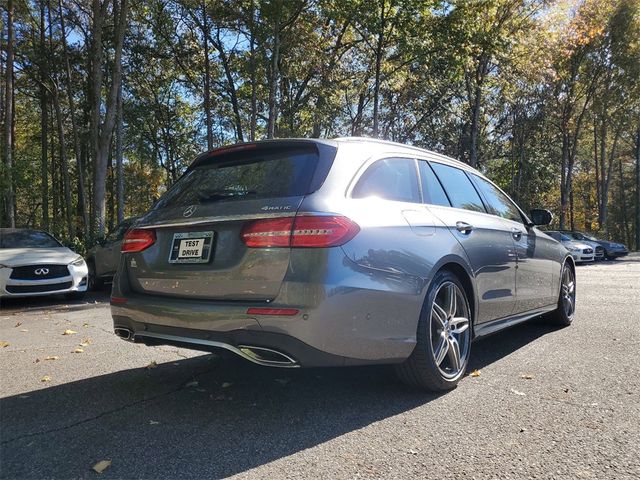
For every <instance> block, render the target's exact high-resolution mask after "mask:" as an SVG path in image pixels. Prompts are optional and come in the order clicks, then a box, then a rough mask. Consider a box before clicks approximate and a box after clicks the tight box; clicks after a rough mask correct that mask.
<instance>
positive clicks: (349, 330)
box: [111, 138, 576, 390]
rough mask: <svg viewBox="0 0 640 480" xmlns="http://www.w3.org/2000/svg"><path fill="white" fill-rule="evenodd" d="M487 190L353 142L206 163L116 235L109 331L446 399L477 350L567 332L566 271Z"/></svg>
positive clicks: (408, 153)
mask: <svg viewBox="0 0 640 480" xmlns="http://www.w3.org/2000/svg"><path fill="white" fill-rule="evenodd" d="M550 221H551V214H550V213H549V212H548V211H546V210H533V211H532V212H531V215H530V216H527V215H525V214H524V213H523V212H522V211H521V210H520V209H519V208H518V207H517V206H516V204H515V203H514V202H512V201H511V200H510V199H509V197H508V196H507V195H505V194H504V192H502V191H501V190H500V189H499V188H497V187H496V186H495V185H494V184H493V183H491V182H490V181H488V180H487V179H486V178H485V177H484V176H483V175H481V174H480V173H478V172H477V171H476V170H474V169H472V168H470V167H469V166H467V165H465V164H463V163H461V162H459V161H456V160H453V159H451V158H448V157H445V156H442V155H439V154H436V153H432V152H429V151H426V150H423V149H419V148H414V147H408V146H405V145H400V144H396V143H391V142H384V141H378V140H371V139H364V138H339V139H335V140H316V139H295V140H270V141H262V142H256V143H247V144H240V145H235V146H232V147H226V148H220V149H217V150H213V151H211V152H208V153H205V154H202V155H200V156H199V157H198V158H196V160H195V161H194V162H193V163H192V164H191V166H190V167H189V168H188V170H187V171H186V172H185V174H184V175H183V176H182V177H181V178H180V179H179V180H178V181H177V182H176V183H175V184H174V185H173V186H172V187H171V188H170V189H169V190H168V191H167V192H166V193H165V194H164V195H163V196H162V197H161V199H160V200H159V201H158V202H157V204H156V205H155V206H154V208H153V209H152V210H151V211H150V212H149V213H148V214H147V215H145V216H144V217H142V218H141V219H140V220H139V221H138V222H137V223H136V225H135V226H134V228H132V229H131V230H129V231H128V232H127V234H126V235H125V238H124V240H123V242H122V253H123V255H122V257H121V260H120V265H119V267H118V272H117V275H116V278H115V280H114V284H113V291H112V297H111V310H112V315H113V321H114V328H115V332H116V334H117V335H118V336H120V337H121V338H123V339H126V340H129V341H134V342H142V343H145V344H147V345H160V344H170V345H179V346H186V347H188V348H194V349H201V350H205V351H216V350H220V349H223V350H227V351H231V352H234V353H235V354H237V355H239V356H241V357H244V358H245V359H247V360H250V361H252V362H254V363H258V364H260V365H267V366H277V367H312V366H314V367H315V366H347V365H365V364H385V363H389V364H396V365H397V371H398V374H399V376H400V378H401V379H402V380H404V381H405V382H407V383H409V384H412V385H415V386H417V387H420V388H425V389H430V390H446V389H450V388H453V387H454V386H455V385H456V384H457V382H458V381H459V379H460V378H461V377H462V376H463V375H464V372H465V369H466V367H467V363H468V361H469V354H470V349H471V341H472V339H473V338H475V337H478V336H482V335H485V334H488V333H492V332H495V331H497V330H499V329H502V328H505V327H508V326H511V325H514V324H516V323H519V322H522V321H525V320H528V319H531V318H533V317H537V316H540V315H542V314H545V315H546V316H547V317H548V318H549V319H550V320H551V321H553V322H555V323H556V324H557V325H560V326H565V325H569V324H570V323H571V321H572V318H573V314H574V309H575V292H576V291H575V267H574V263H573V260H572V258H571V255H570V254H569V252H568V251H567V250H566V249H565V248H564V247H563V246H562V245H561V244H560V243H558V242H557V241H555V240H553V239H552V238H550V237H549V236H547V235H545V234H544V233H543V232H541V231H540V230H538V229H537V228H536V225H543V224H547V223H549V222H550Z"/></svg>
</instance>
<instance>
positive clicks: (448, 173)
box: [431, 162, 486, 212]
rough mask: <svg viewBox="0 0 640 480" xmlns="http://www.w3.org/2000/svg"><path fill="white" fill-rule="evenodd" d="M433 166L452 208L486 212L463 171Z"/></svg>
mask: <svg viewBox="0 0 640 480" xmlns="http://www.w3.org/2000/svg"><path fill="white" fill-rule="evenodd" d="M431 166H432V167H433V170H434V172H436V175H437V176H438V179H439V180H440V183H441V184H442V186H443V187H444V189H445V191H446V192H447V196H448V197H449V200H451V206H452V207H455V208H464V209H465V210H473V211H476V212H486V210H485V209H484V205H483V204H482V200H481V199H480V196H479V195H478V192H477V191H476V189H475V187H474V186H473V184H472V183H471V180H469V178H468V177H467V175H466V174H465V173H464V172H463V171H462V170H460V169H459V168H455V167H450V166H449V165H443V164H442V163H436V162H433V163H431Z"/></svg>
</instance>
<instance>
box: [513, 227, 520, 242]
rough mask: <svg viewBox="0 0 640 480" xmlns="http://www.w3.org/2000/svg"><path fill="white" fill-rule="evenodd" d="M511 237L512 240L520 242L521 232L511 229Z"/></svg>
mask: <svg viewBox="0 0 640 480" xmlns="http://www.w3.org/2000/svg"><path fill="white" fill-rule="evenodd" d="M511 235H512V236H513V239H514V240H520V239H521V238H522V230H520V229H518V228H515V227H514V228H512V229H511Z"/></svg>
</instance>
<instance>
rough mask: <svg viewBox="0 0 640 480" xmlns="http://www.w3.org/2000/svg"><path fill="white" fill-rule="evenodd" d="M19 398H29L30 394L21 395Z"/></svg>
mask: <svg viewBox="0 0 640 480" xmlns="http://www.w3.org/2000/svg"><path fill="white" fill-rule="evenodd" d="M18 398H29V395H20V396H19V397H18Z"/></svg>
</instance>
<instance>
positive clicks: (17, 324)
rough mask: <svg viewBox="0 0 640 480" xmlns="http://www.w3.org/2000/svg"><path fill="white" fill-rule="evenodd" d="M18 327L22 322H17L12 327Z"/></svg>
mask: <svg viewBox="0 0 640 480" xmlns="http://www.w3.org/2000/svg"><path fill="white" fill-rule="evenodd" d="M20 325H22V322H18V323H16V324H15V325H14V327H15V328H17V327H19V326H20Z"/></svg>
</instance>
